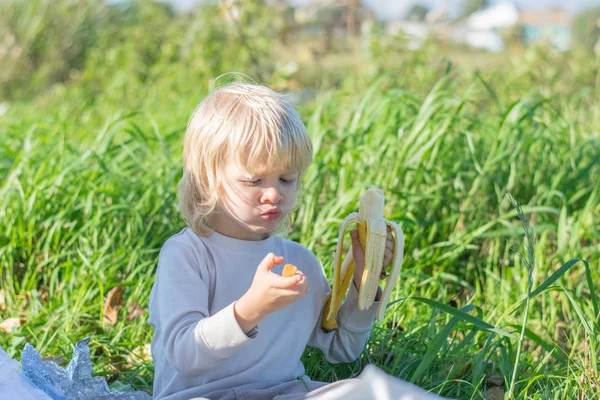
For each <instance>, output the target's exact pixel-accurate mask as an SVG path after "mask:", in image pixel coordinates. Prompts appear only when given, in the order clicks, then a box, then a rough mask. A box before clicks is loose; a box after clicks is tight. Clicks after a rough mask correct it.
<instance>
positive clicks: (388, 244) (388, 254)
mask: <svg viewBox="0 0 600 400" xmlns="http://www.w3.org/2000/svg"><path fill="white" fill-rule="evenodd" d="M350 238H351V239H352V256H353V258H354V284H355V285H356V287H357V288H359V287H360V282H361V279H362V275H363V271H364V270H365V250H364V249H363V247H362V245H361V244H360V239H359V238H358V230H356V229H353V230H352V231H350ZM393 255H394V237H393V236H392V229H391V228H390V227H389V226H388V227H387V239H386V241H385V254H384V256H383V269H382V270H381V277H382V279H383V278H385V277H386V276H387V275H386V274H385V267H387V266H388V265H389V263H390V262H391V261H392V257H393Z"/></svg>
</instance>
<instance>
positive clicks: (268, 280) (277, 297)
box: [234, 253, 308, 333]
mask: <svg viewBox="0 0 600 400" xmlns="http://www.w3.org/2000/svg"><path fill="white" fill-rule="evenodd" d="M283 261H284V258H283V257H279V256H276V255H275V254H273V253H269V254H267V256H266V257H265V258H263V260H262V261H261V262H260V264H259V265H258V268H257V269H256V274H254V280H253V281H252V285H251V286H250V289H248V291H247V292H246V293H245V294H244V295H243V296H242V297H241V298H240V299H239V300H238V301H237V302H236V303H235V306H234V312H235V316H236V319H237V321H238V323H239V324H240V327H241V328H242V330H243V331H244V332H246V333H248V332H249V331H251V330H252V328H254V327H255V326H256V325H258V323H259V322H260V321H262V320H263V319H264V318H265V317H266V316H267V315H269V314H271V313H272V312H274V311H277V310H281V309H282V308H285V307H287V306H289V305H290V304H292V303H293V302H295V301H296V300H298V299H299V298H301V297H303V296H304V295H305V294H307V293H308V280H307V279H306V277H305V276H304V274H302V272H300V271H297V272H296V275H294V276H290V277H287V278H284V277H282V276H281V275H279V274H276V273H274V272H272V271H271V270H272V269H273V267H274V266H275V265H278V264H281V263H283Z"/></svg>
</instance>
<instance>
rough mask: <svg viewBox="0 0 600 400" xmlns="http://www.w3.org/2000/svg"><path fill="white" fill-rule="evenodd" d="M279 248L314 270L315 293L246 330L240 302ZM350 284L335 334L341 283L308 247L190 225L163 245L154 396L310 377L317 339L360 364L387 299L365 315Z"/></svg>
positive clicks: (155, 298)
mask: <svg viewBox="0 0 600 400" xmlns="http://www.w3.org/2000/svg"><path fill="white" fill-rule="evenodd" d="M269 252H273V253H275V254H276V255H279V256H283V257H285V263H292V264H294V265H296V266H297V267H298V269H299V270H301V271H302V272H303V273H304V275H305V276H306V277H307V279H308V284H309V293H308V294H307V295H306V296H304V297H302V298H301V299H299V300H297V301H296V302H294V303H292V304H291V305H290V306H288V307H286V308H284V309H282V310H279V311H276V312H274V313H272V314H270V315H268V316H267V317H266V318H265V319H264V320H263V321H262V322H261V323H260V324H259V325H258V331H257V332H255V334H254V335H252V334H250V335H246V334H245V333H244V332H243V331H242V329H241V328H240V326H239V324H238V322H237V320H236V318H235V315H234V312H233V305H234V303H235V301H236V300H238V299H239V298H240V297H241V296H242V295H243V294H244V293H245V292H246V291H247V290H248V289H249V287H250V285H251V283H252V280H253V278H254V274H255V272H256V268H257V267H258V264H259V263H260V262H261V261H262V259H263V258H264V257H265V256H266V255H267V254H268V253H269ZM282 268H283V265H278V266H276V267H275V268H273V272H275V273H281V269H282ZM210 269H212V271H210ZM213 280H214V281H213ZM350 287H351V288H350V290H349V292H348V296H347V298H346V300H345V301H344V303H343V304H342V306H341V309H340V311H339V314H338V318H337V320H338V325H339V329H337V330H336V331H332V332H328V333H325V332H323V330H322V329H321V313H322V311H323V307H324V305H325V302H326V300H327V297H328V295H329V293H330V290H331V289H330V287H329V283H328V281H327V278H326V277H325V275H324V273H323V269H322V267H321V264H320V263H319V262H318V260H317V259H316V257H315V256H314V254H313V253H312V252H311V251H310V250H308V249H307V248H306V247H304V246H302V245H300V244H298V243H295V242H292V241H290V240H287V239H284V238H282V237H281V236H279V235H272V236H270V237H269V238H267V239H265V240H260V241H246V240H239V239H234V238H230V237H227V236H224V235H221V234H219V233H217V232H214V233H212V234H211V235H210V236H208V237H201V236H199V235H197V234H196V233H195V232H194V231H193V230H191V229H189V228H185V229H183V230H182V231H181V232H179V233H178V234H176V235H174V236H172V237H171V238H169V240H167V241H166V243H165V244H164V246H163V247H162V249H161V252H160V255H159V262H158V270H157V273H156V280H155V282H154V286H153V288H152V291H151V293H150V307H149V311H150V318H149V320H148V322H149V324H150V325H151V326H152V327H153V328H154V335H153V337H152V357H153V359H154V363H155V377H154V398H155V399H169V400H179V399H190V398H193V397H201V396H203V395H205V394H207V393H210V392H212V391H215V390H219V389H227V388H234V387H240V386H243V385H247V384H252V383H256V382H273V384H274V385H275V384H277V383H281V382H287V381H292V380H295V379H297V377H300V376H301V377H304V379H308V377H306V376H305V369H304V366H303V365H302V362H301V361H300V357H301V356H302V353H303V351H304V349H305V347H306V346H307V345H308V346H312V347H317V348H319V349H321V350H322V351H323V353H324V354H325V357H326V358H327V360H328V361H330V362H333V363H336V362H351V361H354V360H355V359H357V358H358V357H359V356H360V354H361V353H362V351H363V349H364V346H365V342H366V341H367V339H368V337H369V333H370V330H371V326H372V324H373V321H374V319H375V313H376V310H377V306H378V303H375V304H374V305H373V306H372V307H371V308H369V309H368V310H366V311H359V310H358V308H357V299H358V294H357V292H356V289H355V288H354V287H353V285H350Z"/></svg>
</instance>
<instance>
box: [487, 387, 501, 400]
mask: <svg viewBox="0 0 600 400" xmlns="http://www.w3.org/2000/svg"><path fill="white" fill-rule="evenodd" d="M485 398H486V399H487V400H504V390H502V389H500V388H499V387H493V388H489V389H488V390H486V391H485Z"/></svg>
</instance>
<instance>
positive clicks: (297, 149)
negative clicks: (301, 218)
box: [178, 83, 312, 236]
mask: <svg viewBox="0 0 600 400" xmlns="http://www.w3.org/2000/svg"><path fill="white" fill-rule="evenodd" d="M230 161H233V162H237V163H238V165H239V166H241V167H242V168H244V169H246V171H248V172H250V173H254V172H256V171H262V170H273V169H274V170H276V171H283V170H286V169H287V170H290V171H298V172H299V174H300V175H299V177H298V182H300V180H301V179H302V176H303V175H304V172H305V171H306V168H308V165H309V164H310V162H311V161H312V144H311V141H310V138H309V137H308V133H307V132H306V128H305V126H304V124H303V123H302V120H301V119H300V115H298V113H297V112H296V110H295V109H294V107H293V106H292V105H290V104H289V103H288V102H286V101H285V100H284V99H283V97H282V96H281V95H279V94H277V93H276V92H274V91H273V90H271V89H269V88H267V87H265V86H261V85H257V84H251V83H231V84H227V85H224V86H221V87H219V88H217V89H215V90H214V91H213V92H212V93H211V94H209V95H208V96H207V97H206V98H205V99H204V100H203V101H202V102H200V104H198V106H197V107H196V109H195V110H194V112H193V114H192V116H191V118H190V121H189V122H188V126H187V129H186V132H185V139H184V147H183V177H182V178H181V180H180V181H179V184H178V192H179V208H180V210H181V213H182V215H183V218H184V219H185V221H186V223H187V225H188V226H189V227H191V228H192V229H193V230H194V231H195V232H196V233H198V234H199V235H202V236H207V235H209V234H210V233H211V232H212V230H211V229H210V228H209V227H208V226H207V225H206V223H205V222H206V219H207V218H208V217H209V216H210V215H211V214H212V213H214V212H215V210H216V206H217V203H218V201H219V198H220V191H221V189H222V185H221V184H222V173H223V171H224V166H225V163H226V162H230ZM299 192H300V184H298V193H296V196H298V195H299ZM289 225H290V217H289V215H288V218H286V219H285V221H284V222H283V223H282V226H281V227H283V228H288V227H289Z"/></svg>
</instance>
